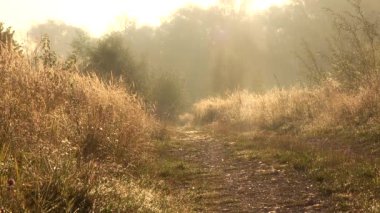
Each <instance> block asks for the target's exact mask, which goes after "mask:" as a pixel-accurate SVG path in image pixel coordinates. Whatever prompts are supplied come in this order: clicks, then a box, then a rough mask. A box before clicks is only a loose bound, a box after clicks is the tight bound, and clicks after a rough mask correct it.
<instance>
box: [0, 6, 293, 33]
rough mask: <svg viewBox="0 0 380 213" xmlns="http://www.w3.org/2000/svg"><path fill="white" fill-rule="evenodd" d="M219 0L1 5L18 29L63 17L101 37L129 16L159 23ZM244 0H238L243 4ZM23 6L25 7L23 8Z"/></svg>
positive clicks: (1, 15)
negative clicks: (180, 11)
mask: <svg viewBox="0 0 380 213" xmlns="http://www.w3.org/2000/svg"><path fill="white" fill-rule="evenodd" d="M218 2H219V0H165V2H164V3H163V2H162V1H153V0H139V1H135V0H108V1H76V0H66V1H62V0H30V1H26V0H12V1H9V3H8V4H6V6H5V8H4V7H3V8H0V20H1V21H4V22H5V23H7V24H9V25H11V26H13V27H14V28H15V29H16V31H19V32H20V31H24V32H26V31H27V30H28V27H30V26H31V25H34V24H39V23H43V22H45V21H46V20H49V19H51V20H59V21H63V22H64V23H66V24H70V25H73V26H77V27H81V28H83V29H85V30H87V31H88V32H89V33H90V34H91V35H93V36H96V37H98V36H101V35H103V34H104V33H106V32H107V31H109V30H114V29H116V28H120V27H121V26H122V24H123V22H124V21H125V20H126V19H127V17H128V18H129V19H132V20H134V21H136V23H137V25H150V26H158V25H160V23H161V22H162V20H163V19H164V18H165V17H167V16H169V15H170V14H172V13H173V12H174V11H175V10H177V9H178V8H180V7H184V6H186V5H189V4H193V5H197V6H201V7H204V8H207V7H210V6H212V5H216V4H217V3H218ZM241 2H244V0H241V1H239V0H237V1H236V4H238V5H240V6H242V3H241ZM248 2H250V3H249V4H248V5H247V1H246V3H245V4H244V5H245V6H244V7H247V8H248V10H250V11H252V12H258V11H263V10H265V9H268V8H269V7H271V6H275V5H276V6H281V5H284V4H286V3H287V2H289V0H248ZM19 5H23V7H19Z"/></svg>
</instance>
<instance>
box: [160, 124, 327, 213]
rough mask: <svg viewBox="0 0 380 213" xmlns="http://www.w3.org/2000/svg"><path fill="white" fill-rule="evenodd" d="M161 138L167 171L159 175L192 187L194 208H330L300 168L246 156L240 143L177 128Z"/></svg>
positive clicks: (175, 186)
mask: <svg viewBox="0 0 380 213" xmlns="http://www.w3.org/2000/svg"><path fill="white" fill-rule="evenodd" d="M162 143H163V144H162V145H161V155H162V157H163V158H165V159H166V170H165V169H163V170H162V171H161V177H163V178H167V179H168V180H169V182H170V183H171V186H170V187H171V188H172V190H173V191H176V192H180V191H181V192H182V193H187V192H189V191H190V192H191V195H192V196H193V199H192V200H194V204H193V205H194V208H193V209H194V211H196V212H326V211H331V209H330V208H331V206H332V205H331V203H329V201H328V200H326V197H325V196H322V195H321V194H320V192H319V191H318V189H317V187H316V186H314V185H313V183H312V182H311V181H310V180H309V179H308V178H307V177H305V176H304V175H303V173H302V172H297V171H296V170H292V169H289V168H288V166H287V165H286V164H281V163H279V162H276V161H264V160H262V159H261V158H259V157H252V156H251V157H247V155H246V153H245V151H244V149H241V145H240V144H239V142H236V141H232V140H231V139H226V138H223V139H222V138H218V137H215V136H212V135H211V134H209V133H206V132H201V131H196V130H185V129H177V130H176V134H175V136H174V137H173V138H172V139H171V140H170V141H169V142H162ZM253 143H254V141H253Z"/></svg>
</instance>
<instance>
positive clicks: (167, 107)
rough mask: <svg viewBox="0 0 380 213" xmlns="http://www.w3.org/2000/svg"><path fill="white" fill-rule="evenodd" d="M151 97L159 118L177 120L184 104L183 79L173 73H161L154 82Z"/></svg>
mask: <svg viewBox="0 0 380 213" xmlns="http://www.w3.org/2000/svg"><path fill="white" fill-rule="evenodd" d="M150 99H151V102H153V103H154V105H155V111H156V114H157V115H158V117H159V118H161V119H163V120H175V119H176V118H177V115H178V114H179V113H180V112H181V110H183V105H184V94H183V87H182V86H181V80H180V79H179V78H178V77H175V75H173V74H166V75H165V74H163V75H161V76H160V77H158V78H157V79H155V80H154V82H153V85H152V88H151V93H150Z"/></svg>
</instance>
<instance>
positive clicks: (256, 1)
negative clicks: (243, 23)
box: [249, 0, 289, 12]
mask: <svg viewBox="0 0 380 213" xmlns="http://www.w3.org/2000/svg"><path fill="white" fill-rule="evenodd" d="M288 3H289V0H253V1H252V3H251V4H250V5H249V10H250V11H253V12H259V11H263V10H266V9H268V8H270V7H273V6H283V5H286V4H288Z"/></svg>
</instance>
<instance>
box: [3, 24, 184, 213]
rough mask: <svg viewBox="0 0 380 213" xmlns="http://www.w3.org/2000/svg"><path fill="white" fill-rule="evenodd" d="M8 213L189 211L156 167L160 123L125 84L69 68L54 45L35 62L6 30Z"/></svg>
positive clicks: (5, 190) (5, 191)
mask: <svg viewBox="0 0 380 213" xmlns="http://www.w3.org/2000/svg"><path fill="white" fill-rule="evenodd" d="M0 38H1V42H0V90H1V93H2V95H1V97H0V208H1V211H2V212H3V211H4V212H91V211H93V210H96V211H97V212H111V211H121V212H160V211H174V212H178V211H184V209H186V205H183V204H181V205H179V203H180V202H181V201H180V200H181V198H178V197H175V196H174V195H169V194H168V192H167V191H165V190H164V188H165V186H164V185H165V183H163V182H159V180H157V181H156V179H155V178H154V176H155V175H156V174H155V171H150V172H149V173H148V172H145V173H138V172H136V171H139V168H141V167H143V166H144V165H148V164H150V161H152V160H153V159H152V156H153V154H152V150H153V145H152V140H153V137H152V136H153V135H155V132H156V131H157V129H159V128H158V126H159V124H158V122H157V121H156V119H155V118H154V117H153V116H152V115H151V113H150V112H149V109H148V107H146V106H145V103H144V102H143V101H142V100H141V99H140V98H139V97H137V96H136V95H135V94H134V93H132V92H131V91H129V90H128V89H126V87H125V85H124V83H123V82H121V81H120V82H119V80H115V79H111V80H110V81H107V82H105V81H103V80H101V79H100V78H98V77H97V76H95V75H93V74H90V73H88V74H86V73H80V72H79V71H78V70H77V69H76V68H74V67H71V68H70V67H69V66H67V63H63V62H62V63H61V62H59V60H57V58H56V57H55V55H54V53H53V52H52V51H51V50H50V47H49V40H48V39H44V40H43V43H42V44H41V49H40V50H39V52H37V53H36V55H34V56H33V57H28V56H26V55H25V54H23V53H22V52H21V51H20V48H19V46H18V45H17V43H16V42H15V41H14V40H13V33H12V31H11V30H10V29H8V30H5V29H3V26H2V25H1V30H0Z"/></svg>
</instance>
